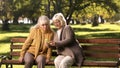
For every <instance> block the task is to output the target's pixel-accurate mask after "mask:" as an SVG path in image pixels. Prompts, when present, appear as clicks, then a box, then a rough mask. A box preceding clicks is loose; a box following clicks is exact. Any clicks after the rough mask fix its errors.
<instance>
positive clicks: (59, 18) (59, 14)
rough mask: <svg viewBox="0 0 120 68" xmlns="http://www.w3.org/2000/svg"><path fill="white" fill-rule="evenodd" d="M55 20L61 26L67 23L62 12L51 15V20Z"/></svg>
mask: <svg viewBox="0 0 120 68" xmlns="http://www.w3.org/2000/svg"><path fill="white" fill-rule="evenodd" d="M55 20H59V21H60V23H61V25H62V26H65V25H67V23H66V20H65V17H64V16H63V14H62V13H56V14H55V15H54V16H53V18H52V21H53V22H54V21H55Z"/></svg>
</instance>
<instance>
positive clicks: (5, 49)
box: [0, 23, 120, 68]
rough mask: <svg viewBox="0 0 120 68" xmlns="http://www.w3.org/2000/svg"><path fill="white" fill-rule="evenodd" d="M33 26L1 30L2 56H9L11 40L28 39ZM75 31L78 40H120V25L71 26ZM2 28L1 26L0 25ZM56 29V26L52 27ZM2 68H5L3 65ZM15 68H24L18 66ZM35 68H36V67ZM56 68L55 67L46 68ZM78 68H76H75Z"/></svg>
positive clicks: (0, 53) (19, 26)
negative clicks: (14, 38)
mask: <svg viewBox="0 0 120 68" xmlns="http://www.w3.org/2000/svg"><path fill="white" fill-rule="evenodd" d="M31 26H32V25H23V24H20V25H9V27H10V31H2V30H1V29H0V55H8V54H9V51H10V48H9V45H10V38H12V37H27V35H28V33H29V28H30V27H31ZM71 26H72V27H73V29H74V31H75V34H76V37H77V38H120V24H109V23H106V24H99V26H97V27H92V26H91V24H87V25H80V24H78V25H71ZM0 28H1V25H0ZM52 28H53V29H54V26H52ZM1 68H5V66H4V65H3V66H2V67H1ZM15 68H23V66H19V65H16V66H15ZM33 68H36V67H35V66H34V67H33ZM46 68H54V67H46ZM74 68H76V67H74ZM89 68H90V67H89Z"/></svg>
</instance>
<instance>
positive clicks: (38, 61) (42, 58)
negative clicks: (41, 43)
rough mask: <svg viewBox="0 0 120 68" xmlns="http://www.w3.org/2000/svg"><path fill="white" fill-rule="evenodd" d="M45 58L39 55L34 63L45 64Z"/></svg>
mask: <svg viewBox="0 0 120 68" xmlns="http://www.w3.org/2000/svg"><path fill="white" fill-rule="evenodd" d="M45 60H46V58H45V57H44V56H41V55H39V56H38V57H37V58H36V62H37V63H40V62H45Z"/></svg>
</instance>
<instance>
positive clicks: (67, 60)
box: [54, 55, 74, 68]
mask: <svg viewBox="0 0 120 68" xmlns="http://www.w3.org/2000/svg"><path fill="white" fill-rule="evenodd" d="M73 63H74V59H73V58H72V57H71V56H63V55H59V56H57V57H56V58H55V60H54V64H55V68H69V67H70V66H71V65H72V64H73Z"/></svg>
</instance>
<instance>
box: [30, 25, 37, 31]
mask: <svg viewBox="0 0 120 68" xmlns="http://www.w3.org/2000/svg"><path fill="white" fill-rule="evenodd" d="M37 30H38V28H35V27H34V26H32V27H31V28H30V30H29V31H30V32H35V31H37Z"/></svg>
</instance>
